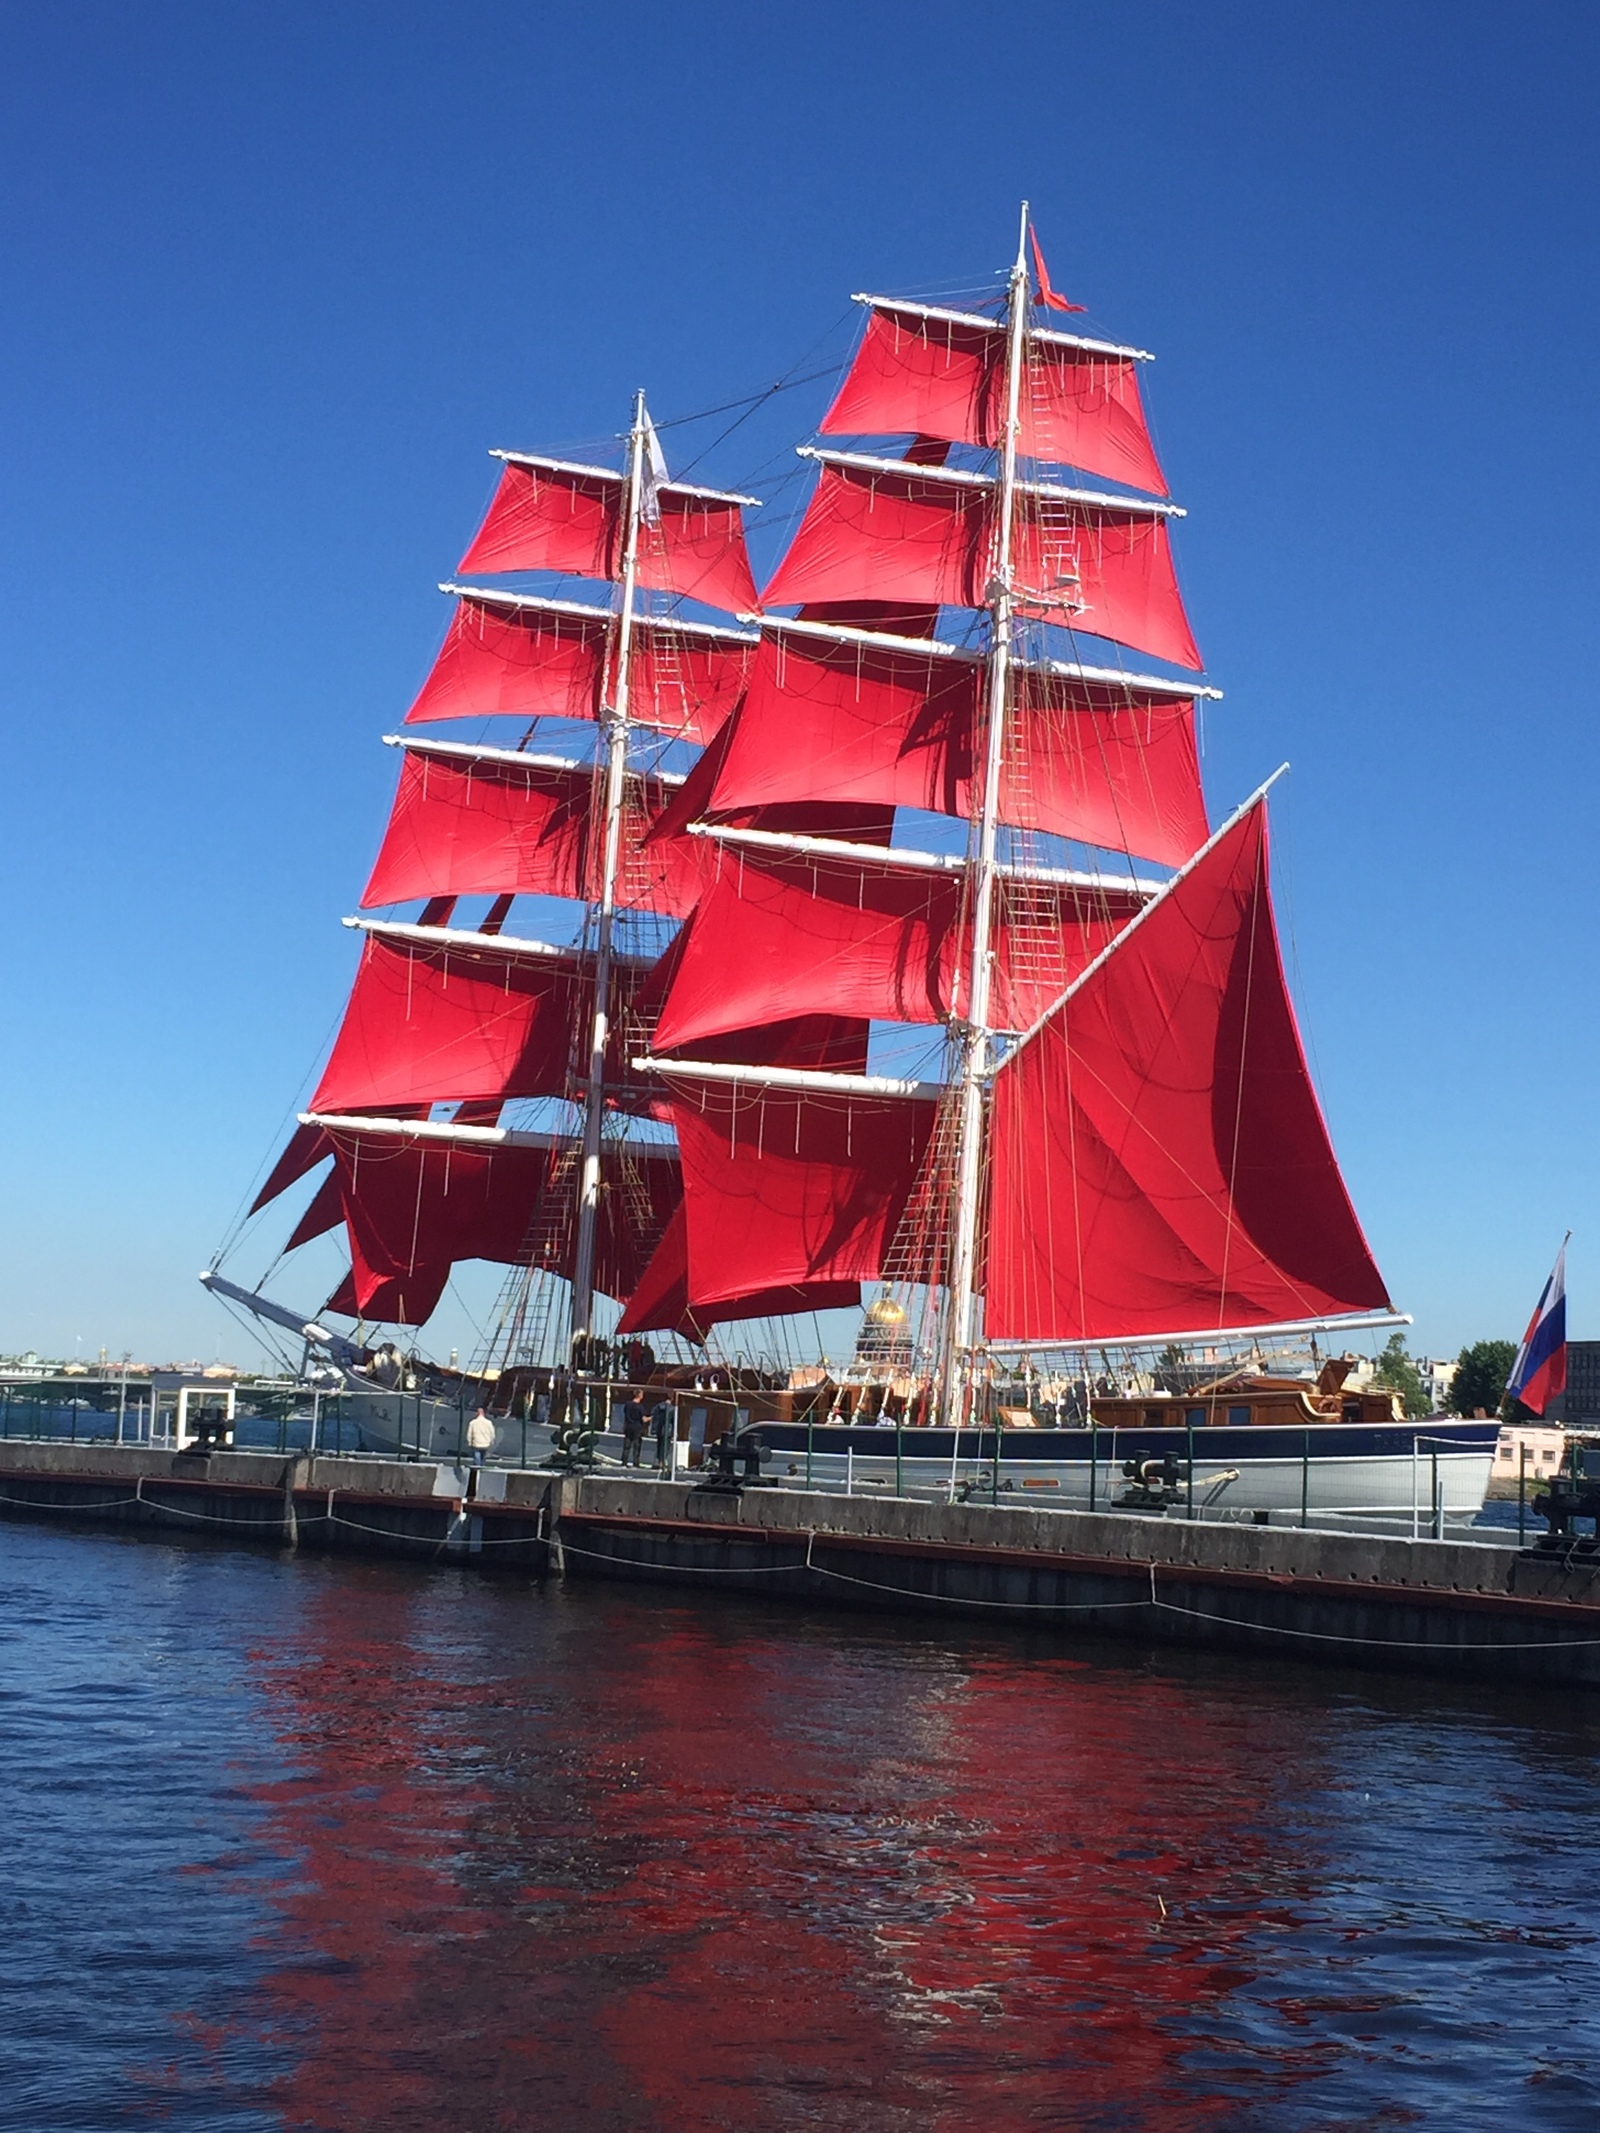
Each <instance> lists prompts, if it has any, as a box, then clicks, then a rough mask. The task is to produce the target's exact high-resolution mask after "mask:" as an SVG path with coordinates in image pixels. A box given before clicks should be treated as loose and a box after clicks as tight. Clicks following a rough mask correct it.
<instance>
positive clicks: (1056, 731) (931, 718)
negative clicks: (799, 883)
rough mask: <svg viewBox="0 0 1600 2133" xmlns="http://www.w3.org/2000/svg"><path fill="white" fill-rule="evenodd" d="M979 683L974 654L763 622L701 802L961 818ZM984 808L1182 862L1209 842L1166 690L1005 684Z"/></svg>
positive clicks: (1037, 677)
mask: <svg viewBox="0 0 1600 2133" xmlns="http://www.w3.org/2000/svg"><path fill="white" fill-rule="evenodd" d="M987 686H988V677H987V673H986V671H985V668H984V664H983V661H982V660H981V658H979V657H978V656H977V655H975V654H967V655H956V656H952V652H951V650H950V649H949V648H945V647H940V648H930V649H929V650H927V651H920V650H916V649H914V648H913V647H911V646H910V645H908V644H904V643H895V642H892V641H884V640H882V639H878V640H874V639H873V638H871V637H870V636H869V635H868V634H867V633H865V632H859V631H858V632H853V633H851V634H850V635H847V636H830V635H820V634H811V633H809V632H804V631H798V630H794V629H786V628H783V627H782V626H781V625H779V626H769V632H768V635H767V636H766V638H765V639H764V640H763V642H762V645H761V649H760V651H759V653H758V654H757V655H756V658H755V661H754V664H753V666H752V669H751V674H750V686H749V691H748V693H747V695H746V697H745V700H744V702H743V704H742V705H741V706H740V709H739V712H738V716H737V718H736V719H735V720H734V721H733V722H732V723H731V725H730V726H729V727H728V728H726V729H725V732H726V741H725V744H724V746H723V749H722V752H721V756H720V760H719V763H718V767H717V773H716V780H715V785H714V787H713V789H712V790H711V792H710V795H709V806H710V810H711V812H713V813H716V814H721V815H730V814H737V813H738V812H739V811H741V810H744V809H750V808H757V807H767V806H771V805H774V804H777V803H782V802H790V803H793V802H797V801H803V800H806V799H811V800H813V801H830V800H831V801H857V802H859V801H874V800H876V801H880V802H883V803H884V804H886V805H890V806H897V807H919V808H927V809H930V810H932V811H934V812H936V813H939V814H946V815H954V816H958V817H960V818H962V819H963V820H965V819H968V818H970V816H971V815H972V813H973V811H974V808H975V806H976V803H977V794H976V792H975V790H974V783H973V749H974V736H975V734H976V733H977V732H978V731H979V730H980V720H981V717H982V714H983V707H984V702H985V693H986V690H987ZM1008 739H1009V740H1010V741H1011V745H1010V746H1009V747H1008V748H1007V751H1006V753H1005V756H1004V758H1003V760H1002V765H1001V774H1000V790H999V794H998V797H997V803H996V812H997V814H998V816H999V819H1000V820H1001V821H1002V822H1006V823H1015V824H1016V825H1018V826H1019V827H1021V828H1024V829H1034V830H1043V831H1048V832H1053V833H1054V834H1055V835H1057V836H1061V837H1070V838H1074V839H1077V840H1079V841H1081V842H1082V843H1085V844H1093V845H1099V846H1101V847H1102V848H1103V849H1105V850H1108V851H1122V852H1137V853H1139V854H1140V855H1141V856H1142V857H1144V858H1147V859H1154V860H1158V861H1161V862H1163V863H1164V864H1166V865H1170V866H1181V865H1182V864H1183V862H1184V861H1185V860H1186V859H1187V858H1189V856H1190V855H1191V854H1192V853H1194V852H1196V851H1198V850H1199V848H1200V846H1201V845H1202V844H1204V842H1205V840H1206V836H1207V834H1208V829H1207V823H1206V812H1205V800H1204V797H1203V794H1202V792H1201V786H1200V764H1199V758H1198V755H1197V753H1196V750H1195V735H1194V703H1193V699H1192V698H1191V697H1186V696H1184V695H1183V694H1182V692H1181V690H1180V689H1179V688H1177V687H1176V686H1174V685H1166V686H1163V685H1162V684H1161V683H1159V682H1154V681H1149V680H1144V681H1141V680H1138V679H1131V680H1129V681H1127V682H1119V681H1118V680H1116V679H1115V678H1114V677H1111V676H1097V677H1094V678H1088V677H1084V676H1081V675H1074V674H1069V673H1063V672H1059V671H1056V670H1052V669H1046V668H1040V667H1023V668H1021V669H1020V670H1018V672H1017V674H1016V706H1015V713H1014V722H1013V732H1012V734H1011V735H1010V736H1008Z"/></svg>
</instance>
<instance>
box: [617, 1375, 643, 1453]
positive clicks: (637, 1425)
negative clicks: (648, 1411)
mask: <svg viewBox="0 0 1600 2133" xmlns="http://www.w3.org/2000/svg"><path fill="white" fill-rule="evenodd" d="M643 1449H644V1402H643V1400H641V1399H640V1397H639V1395H638V1393H637V1392H636V1391H635V1390H634V1389H633V1387H632V1386H630V1387H629V1388H628V1397H627V1398H626V1399H625V1400H624V1401H623V1403H622V1463H623V1465H624V1466H638V1465H639V1463H640V1454H641V1453H642V1451H643Z"/></svg>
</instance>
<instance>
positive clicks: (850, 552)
mask: <svg viewBox="0 0 1600 2133" xmlns="http://www.w3.org/2000/svg"><path fill="white" fill-rule="evenodd" d="M994 497H995V490H994V484H993V482H991V481H989V480H987V479H986V478H983V477H980V476H977V475H961V474H956V473H951V472H946V471H944V470H940V471H938V472H937V473H936V472H935V471H934V470H932V469H928V468H918V467H908V466H903V465H901V464H900V463H899V462H896V461H891V460H858V461H856V462H855V463H844V462H840V461H837V460H836V461H834V462H832V463H825V464H824V466H823V469H822V476H821V479H820V481H819V482H818V484H817V491H816V494H815V496H813V498H812V500H811V503H810V506H809V508H808V509H807V511H806V515H805V517H804V518H803V519H802V520H801V522H800V528H799V531H798V532H797V533H796V534H795V537H794V541H793V544H792V545H791V547H790V549H789V552H788V553H787V555H785V557H784V559H783V561H782V562H781V563H780V564H779V566H778V570H777V574H776V576H775V577H774V578H773V580H772V582H771V583H770V584H769V585H768V587H767V589H766V592H765V594H764V595H763V598H764V602H765V604H766V605H767V606H768V607H783V606H786V605H789V604H790V603H796V602H807V601H819V600H820V601H833V600H894V601H908V602H913V603H916V602H923V603H926V602H933V603H937V604H938V605H940V606H949V607H981V606H983V605H984V604H985V602H986V600H987V598H988V589H989V583H990V578H991V576H992V572H993V568H994V555H995V541H994V534H995V525H994ZM1014 539H1015V568H1016V575H1017V579H1018V581H1019V587H1020V590H1019V595H1018V600H1019V605H1020V606H1021V607H1022V608H1024V609H1025V610H1027V611H1030V612H1037V613H1039V614H1041V615H1044V616H1045V617H1046V618H1047V619H1050V620H1053V621H1057V622H1061V623H1064V624H1066V625H1068V626H1070V627H1072V628H1075V629H1080V630H1085V631H1088V632H1091V633H1092V634H1093V635H1095V636H1097V637H1107V638H1111V639H1114V640H1115V641H1116V642H1117V643H1119V644H1127V645H1132V646H1134V647H1135V649H1137V650H1139V651H1141V652H1148V653H1150V654H1151V655H1152V656H1153V657H1154V658H1156V659H1166V660H1170V661H1171V662H1172V664H1173V665H1174V666H1180V667H1190V668H1195V669H1198V668H1199V667H1200V666H1201V664H1202V662H1201V658H1200V652H1199V648H1198V647H1197V646H1196V644H1195V641H1194V636H1193V634H1192V632H1191V631H1190V628H1189V621H1188V617H1187V616H1186V615H1185V613H1184V610H1183V601H1182V598H1181V597H1180V595H1179V592H1178V581H1177V578H1176V576H1175V574H1174V572H1173V567H1172V550H1171V546H1170V544H1169V542H1168V539H1167V528H1166V523H1165V519H1164V517H1163V516H1162V515H1161V514H1160V512H1159V511H1158V510H1157V508H1156V507H1154V506H1151V505H1140V504H1137V503H1135V502H1133V501H1132V500H1130V501H1129V502H1128V503H1126V504H1124V503H1121V502H1120V501H1117V500H1114V499H1110V498H1107V499H1104V500H1093V501H1085V500H1082V499H1081V498H1078V497H1076V496H1074V494H1073V493H1072V492H1070V491H1066V490H1058V489H1052V488H1049V487H1046V486H1043V485H1038V486H1035V487H1031V488H1027V487H1024V488H1020V489H1019V490H1018V492H1017V505H1016V523H1015V532H1014Z"/></svg>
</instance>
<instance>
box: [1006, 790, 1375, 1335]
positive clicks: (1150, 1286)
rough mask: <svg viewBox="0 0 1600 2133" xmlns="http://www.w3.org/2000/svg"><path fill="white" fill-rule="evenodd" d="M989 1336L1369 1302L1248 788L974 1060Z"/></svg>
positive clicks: (1261, 1321)
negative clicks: (1198, 853) (1073, 972)
mask: <svg viewBox="0 0 1600 2133" xmlns="http://www.w3.org/2000/svg"><path fill="white" fill-rule="evenodd" d="M991 1145H992V1173H991V1177H992V1183H991V1192H990V1208H989V1247H988V1301H987V1314H986V1326H985V1330H986V1333H987V1337H988V1338H989V1339H990V1340H1000V1341H1006V1340H1019V1341H1024V1340H1025V1341H1049V1340H1061V1341H1073V1340H1092V1341H1100V1340H1105V1341H1116V1340H1136V1339H1139V1338H1141V1337H1144V1336H1149V1335H1155V1334H1160V1333H1163V1332H1176V1331H1180V1330H1181V1331H1198V1330H1201V1329H1203V1328H1206V1327H1208V1326H1216V1327H1218V1328H1219V1329H1220V1328H1226V1327H1236V1326H1247V1325H1253V1324H1254V1325H1268V1324H1273V1323H1278V1322H1281V1321H1284V1320H1289V1319H1305V1318H1317V1317H1322V1316H1325V1315H1327V1314H1329V1313H1339V1312H1347V1311H1361V1310H1369V1309H1375V1308H1382V1307H1384V1306H1385V1305H1387V1302H1388V1297H1387V1295H1386V1293H1385V1290H1384V1285H1383V1282H1382V1279H1381V1278H1380V1276H1379V1274H1378V1270H1377V1268H1376V1267H1375V1266H1374V1264H1373V1261H1372V1256H1371V1253H1370V1252H1369V1251H1368V1249H1367V1243H1366V1240H1365V1238H1364V1237H1363V1236H1362V1234H1361V1229H1360V1225H1359V1224H1358V1222H1357V1220H1356V1217H1355V1213H1354V1211H1353V1209H1352V1208H1351V1205H1350V1200H1349V1197H1348V1195H1347V1193H1346V1192H1345V1188H1344V1183H1343V1180H1342V1179H1341V1177H1340V1175H1339V1169H1338V1164H1337V1163H1336V1161H1335V1159H1334V1154H1333V1149H1332V1147H1331V1146H1330V1144H1329V1140H1328V1133H1327V1128H1326V1126H1325V1125H1324V1123H1323V1119H1322V1113H1321V1110H1320V1108H1319V1106H1318V1104H1317V1099H1316V1096H1315V1093H1314V1092H1313V1090H1312V1086H1311V1080H1310V1076H1309V1074H1308V1072H1307V1069H1306V1063H1305V1056H1304V1053H1303V1052H1302V1050H1301V1047H1300V1039H1299V1034H1298V1032H1297V1030H1296V1028H1295V1020H1294V1011H1293V1008H1292V1007H1291V1005H1290V1002H1289V995H1288V991H1287V988H1286V986H1285V983H1284V976H1283V966H1282V961H1281V959H1280V956H1279V952H1278V939H1277V931H1276V928H1275V927H1274V925H1273V920H1272V909H1271V904H1270V901H1269V896H1268V886H1267V846H1266V811H1265V806H1264V804H1263V803H1260V802H1258V803H1257V804H1256V806H1255V807H1253V808H1252V809H1251V810H1250V812H1249V813H1248V814H1247V815H1245V816H1244V817H1243V818H1242V819H1241V821H1240V822H1239V824H1238V826H1237V827H1236V828H1234V829H1233V830H1231V831H1230V832H1229V833H1228V834H1227V835H1226V836H1225V837H1223V838H1222V839H1221V840H1220V841H1219V842H1218V844H1217V845H1216V847H1215V848H1214V849H1213V850H1212V851H1211V852H1210V853H1208V854H1207V856H1206V857H1205V858H1204V859H1203V860H1202V861H1201V862H1200V863H1199V864H1198V865H1197V866H1196V867H1195V869H1194V871H1193V872H1192V873H1191V874H1190V875H1189V876H1188V877H1187V878H1186V879H1184V880H1182V881H1180V883H1179V884H1178V886H1177V887H1176V888H1175V889H1173V890H1172V891H1171V892H1170V893H1169V894H1168V895H1167V896H1166V897H1165V898H1164V899H1163V900H1162V902H1161V903H1160V904H1159V905H1158V906H1156V907H1155V908H1154V909H1153V910H1152V911H1151V913H1150V915H1149V917H1148V918H1147V919H1146V920H1145V922H1144V923H1143V924H1142V925H1141V926H1140V927H1139V929H1138V931H1137V932H1136V933H1135V934H1133V935H1131V936H1130V938H1129V939H1128V941H1127V942H1126V943H1125V945H1123V946H1122V947H1120V948H1118V949H1117V950H1116V951H1115V952H1114V953H1113V954H1112V955H1111V956H1110V957H1109V958H1108V959H1107V961H1106V962H1105V964H1104V965H1103V966H1102V967H1101V968H1100V969H1099V970H1098V971H1097V972H1096V973H1095V974H1094V975H1093V976H1092V977H1090V978H1089V979H1087V980H1086V981H1085V983H1084V985H1083V987H1082V989H1081V990H1080V991H1079V992H1078V993H1076V994H1075V995H1074V996H1073V997H1072V998H1071V999H1070V1000H1068V1001H1067V1002H1066V1003H1065V1005H1063V1006H1062V1007H1060V1008H1058V1009H1057V1010H1056V1011H1055V1013H1053V1014H1052V1015H1051V1016H1050V1017H1049V1018H1048V1019H1047V1020H1046V1021H1045V1023H1044V1024H1043V1026H1042V1027H1041V1028H1040V1029H1039V1030H1038V1031H1037V1032H1036V1033H1035V1034H1034V1035H1033V1036H1032V1037H1031V1038H1030V1039H1029V1040H1028V1042H1026V1043H1025V1044H1023V1045H1022V1046H1021V1047H1020V1049H1019V1050H1018V1051H1017V1052H1016V1053H1015V1054H1014V1055H1013V1056H1012V1057H1011V1058H1010V1059H1009V1060H1007V1062H1006V1063H1005V1065H1004V1066H1002V1067H1001V1069H1000V1071H999V1073H998V1074H997V1076H996V1077H995V1089H994V1121H993V1137H992V1144H991Z"/></svg>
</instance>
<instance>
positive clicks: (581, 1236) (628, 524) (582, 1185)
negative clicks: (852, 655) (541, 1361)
mask: <svg viewBox="0 0 1600 2133" xmlns="http://www.w3.org/2000/svg"><path fill="white" fill-rule="evenodd" d="M648 438H649V417H648V415H647V414H646V412H645V399H644V394H643V392H642V391H641V392H640V393H638V394H637V395H636V396H635V399H634V404H633V427H632V429H631V430H630V431H629V433H628V469H627V501H626V504H625V507H624V513H625V515H624V519H623V547H622V583H621V607H620V610H619V613H618V619H617V628H616V637H615V644H614V648H613V652H612V659H611V673H610V677H609V686H608V687H607V689H606V692H605V699H606V700H605V704H604V707H603V712H602V736H603V745H604V759H605V797H604V834H603V842H602V855H601V867H600V882H599V889H600V897H599V902H598V904H597V905H596V908H595V962H594V1017H593V1021H592V1023H591V1025H590V1032H589V1072H588V1078H587V1082H586V1084H585V1089H584V1104H583V1154H582V1162H581V1168H580V1171H579V1176H578V1233H577V1239H576V1246H575V1250H574V1254H573V1269H572V1325H571V1335H572V1344H573V1352H574V1353H575V1354H576V1353H577V1346H578V1343H579V1342H580V1341H581V1340H585V1339H586V1338H587V1337H588V1335H590V1334H591V1333H592V1332H593V1331H594V1326H593V1318H594V1296H595V1282H594V1268H595V1243H596V1239H597V1237H598V1235H599V1227H600V1140H601V1129H602V1127H603V1126H604V1123H605V1095H606V1052H607V1048H608V1046H609V1043H610V1036H611V966H612V944H613V935H614V933H615V929H616V915H617V871H618V864H619V860H620V856H621V851H622V817H623V811H624V808H625V806H626V804H627V784H628V736H629V733H630V731H631V726H632V721H631V719H630V717H629V709H628V705H629V684H630V681H631V679H632V672H631V670H632V663H633V621H634V602H635V599H636V597H637V592H638V577H639V525H640V519H641V514H642V509H643V503H644V469H645V453H646V449H647V443H648Z"/></svg>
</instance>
